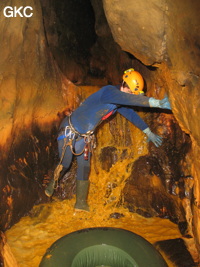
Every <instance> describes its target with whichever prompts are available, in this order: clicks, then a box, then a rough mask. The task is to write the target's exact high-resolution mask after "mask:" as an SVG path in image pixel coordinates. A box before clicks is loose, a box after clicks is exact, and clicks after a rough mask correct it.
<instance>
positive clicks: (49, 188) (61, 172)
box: [44, 165, 67, 197]
mask: <svg viewBox="0 0 200 267" xmlns="http://www.w3.org/2000/svg"><path fill="white" fill-rule="evenodd" d="M66 171H67V169H66V168H65V167H63V166H61V165H58V166H57V168H56V170H55V172H54V177H53V178H51V179H50V181H49V183H48V185H47V187H46V188H45V190H44V192H45V195H46V196H48V197H51V196H52V195H53V193H54V189H55V183H56V182H55V175H56V176H58V179H57V181H59V180H60V179H61V178H62V177H63V176H64V174H65V173H66Z"/></svg>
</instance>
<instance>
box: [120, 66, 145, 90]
mask: <svg viewBox="0 0 200 267" xmlns="http://www.w3.org/2000/svg"><path fill="white" fill-rule="evenodd" d="M123 81H124V82H126V83H127V84H128V86H129V88H130V90H131V92H132V93H133V94H135V95H140V94H143V93H144V92H143V91H142V90H143V88H144V80H143V78H142V75H141V74H140V73H139V72H137V71H135V70H134V69H132V68H131V69H128V70H125V71H124V75H123Z"/></svg>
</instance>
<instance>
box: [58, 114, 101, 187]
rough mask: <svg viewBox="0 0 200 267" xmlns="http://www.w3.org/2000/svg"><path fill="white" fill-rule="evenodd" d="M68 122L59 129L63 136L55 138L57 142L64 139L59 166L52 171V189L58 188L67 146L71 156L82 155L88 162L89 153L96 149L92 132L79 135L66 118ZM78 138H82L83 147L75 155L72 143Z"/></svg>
mask: <svg viewBox="0 0 200 267" xmlns="http://www.w3.org/2000/svg"><path fill="white" fill-rule="evenodd" d="M68 122H69V125H67V126H65V127H63V128H61V130H60V132H63V133H64V134H62V135H60V136H59V137H58V138H57V140H58V141H59V140H62V139H64V145H63V147H62V154H61V157H60V161H59V164H58V166H57V167H56V169H55V171H54V181H55V187H54V189H56V188H57V187H58V179H59V175H60V172H61V171H62V169H63V165H62V164H61V163H62V161H63V158H64V155H65V151H66V149H67V147H68V146H69V147H70V150H71V152H72V154H73V155H75V156H80V155H82V154H83V153H84V159H85V160H88V158H89V153H92V151H93V149H94V148H96V138H95V135H94V131H88V132H87V133H85V134H81V133H79V132H78V131H77V130H75V128H74V127H73V125H72V123H71V119H70V116H69V117H68ZM80 138H84V142H85V146H84V148H83V150H82V151H81V152H80V153H76V152H75V151H74V149H73V141H74V140H75V139H77V140H78V139H80ZM67 141H68V142H67Z"/></svg>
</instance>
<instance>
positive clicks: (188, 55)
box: [103, 0, 200, 244]
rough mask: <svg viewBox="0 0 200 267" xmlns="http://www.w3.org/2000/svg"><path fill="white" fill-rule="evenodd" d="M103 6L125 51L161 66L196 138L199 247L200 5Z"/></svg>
mask: <svg viewBox="0 0 200 267" xmlns="http://www.w3.org/2000/svg"><path fill="white" fill-rule="evenodd" d="M103 6H104V10H105V14H106V18H107V20H108V23H109V26H110V29H111V31H112V34H113V37H114V39H115V41H116V42H117V43H118V44H119V45H120V46H121V48H122V50H124V51H128V52H129V53H131V54H133V55H134V56H136V57H137V58H138V59H139V60H141V61H142V62H143V63H144V64H146V65H150V66H156V67H157V68H158V70H157V81H158V85H160V87H164V88H165V90H166V91H167V93H168V95H169V98H170V102H171V104H172V110H173V114H174V115H175V117H176V119H177V120H178V123H179V125H180V126H181V128H182V130H183V131H185V132H186V133H187V134H189V135H190V137H191V139H192V146H193V155H192V158H193V163H192V175H193V177H194V180H195V185H194V201H193V203H192V206H193V213H194V220H193V225H194V229H193V230H194V233H195V235H196V240H197V243H198V244H200V232H199V229H200V225H199V223H200V212H199V203H200V192H199V188H200V187H199V181H200V176H199V174H200V169H199V166H200V162H199V152H200V148H199V145H200V135H199V127H200V122H199V118H198V113H199V108H200V102H199V101H200V100H199V99H200V98H199V94H200V93H199V92H200V90H199V88H200V81H199V74H200V69H199V68H200V65H199V59H200V36H199V30H200V29H199V28H200V20H199V10H200V2H199V1H198V0H195V1H193V2H192V3H191V1H189V0H186V1H179V0H178V1H170V0H167V1H162V0H157V1H154V0H152V1H148V2H146V1H139V0H136V1H132V2H130V1H127V0H125V1H112V2H110V1H108V0H103ZM161 76H162V83H161V82H160V80H159V79H160V77H161ZM152 94H153V95H155V94H156V91H155V90H154V92H152ZM158 95H160V93H159V91H158Z"/></svg>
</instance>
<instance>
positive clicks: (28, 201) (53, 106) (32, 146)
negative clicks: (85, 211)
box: [0, 1, 78, 230]
mask: <svg viewBox="0 0 200 267" xmlns="http://www.w3.org/2000/svg"><path fill="white" fill-rule="evenodd" d="M6 4H7V5H10V6H13V7H14V6H19V1H7V2H6V3H5V2H4V3H1V5H0V12H1V17H0V24H1V30H0V46H1V51H0V56H1V60H0V89H1V113H0V120H1V129H0V135H1V140H0V147H1V152H0V159H1V166H0V168H1V178H0V188H1V205H0V213H1V220H0V227H1V230H4V229H7V228H9V227H10V226H11V225H13V224H14V223H15V222H16V221H18V220H19V219H20V217H21V216H23V215H24V214H25V213H26V212H27V211H28V210H30V208H31V207H32V206H33V205H34V204H35V203H38V202H40V201H41V200H42V199H43V200H44V193H43V187H42V179H43V175H44V174H45V170H46V171H47V170H48V169H50V168H51V167H52V166H53V163H54V162H55V160H54V159H55V158H56V156H55V155H56V153H55V152H56V149H55V147H56V136H55V134H56V132H57V128H56V127H57V125H58V122H59V116H57V114H58V111H62V109H64V108H66V106H67V105H68V108H73V107H74V106H76V105H77V103H78V97H77V94H78V93H77V92H78V91H77V88H76V87H75V86H74V85H73V84H72V83H71V82H70V81H69V80H68V79H66V78H65V77H64V76H63V75H62V73H61V72H60V70H59V68H58V67H57V65H56V64H55V61H54V58H53V56H52V53H51V51H50V50H49V49H48V43H47V39H46V36H45V29H44V25H43V15H42V8H41V5H40V2H39V1H24V2H23V4H24V5H25V6H30V5H31V6H32V8H33V10H34V11H33V13H34V15H33V16H32V17H31V18H30V19H26V18H25V17H19V16H18V17H13V18H7V17H4V16H3V15H2V14H3V9H4V7H5V6H6ZM36 11H37V12H36ZM66 94H67V97H66Z"/></svg>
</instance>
